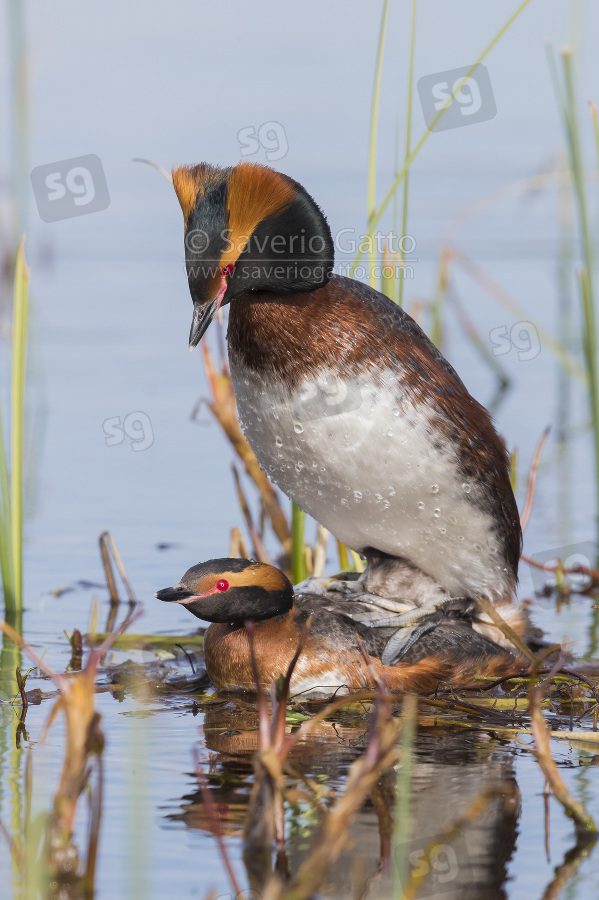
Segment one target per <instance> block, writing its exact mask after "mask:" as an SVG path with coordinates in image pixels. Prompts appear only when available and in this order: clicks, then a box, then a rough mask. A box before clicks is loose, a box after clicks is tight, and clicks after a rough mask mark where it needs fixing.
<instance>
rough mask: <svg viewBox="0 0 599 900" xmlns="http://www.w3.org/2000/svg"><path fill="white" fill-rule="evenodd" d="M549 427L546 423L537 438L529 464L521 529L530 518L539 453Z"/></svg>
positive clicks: (541, 450)
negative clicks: (545, 426)
mask: <svg viewBox="0 0 599 900" xmlns="http://www.w3.org/2000/svg"><path fill="white" fill-rule="evenodd" d="M550 430H551V427H550V426H549V425H548V426H547V428H546V429H545V430H544V432H543V434H542V435H541V437H540V438H539V442H538V444H537V447H536V450H535V452H534V454H533V457H532V462H531V464H530V469H529V470H528V483H527V486H526V501H525V503H524V509H523V510H522V515H521V516H520V527H521V528H522V531H524V529H525V528H526V526H527V525H528V520H529V519H530V514H531V512H532V506H533V503H534V499H535V486H536V482H537V472H538V470H539V463H540V461H541V453H542V452H543V447H544V446H545V441H546V440H547V437H548V435H549V432H550Z"/></svg>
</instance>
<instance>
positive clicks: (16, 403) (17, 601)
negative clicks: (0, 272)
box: [0, 238, 28, 627]
mask: <svg viewBox="0 0 599 900" xmlns="http://www.w3.org/2000/svg"><path fill="white" fill-rule="evenodd" d="M23 243H24V238H21V241H20V243H19V249H18V252H17V260H16V267H15V281H14V307H13V354H12V392H11V428H10V436H11V455H10V466H11V469H10V476H9V470H8V461H7V456H6V444H5V439H4V428H3V423H2V414H1V410H0V567H1V568H2V590H3V593H4V610H5V615H6V617H7V618H9V617H10V618H11V619H12V624H13V625H15V619H14V617H15V615H17V614H19V615H20V613H21V611H22V609H23V565H22V545H23V397H24V388H25V346H26V338H27V279H28V276H27V267H26V265H25V255H24V252H23ZM15 627H16V625H15Z"/></svg>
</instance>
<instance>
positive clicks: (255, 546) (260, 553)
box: [231, 463, 272, 565]
mask: <svg viewBox="0 0 599 900" xmlns="http://www.w3.org/2000/svg"><path fill="white" fill-rule="evenodd" d="M231 469H232V471H233V479H234V481H235V487H236V489H237V499H238V500H239V505H240V507H241V512H242V513H243V518H244V519H245V524H246V527H247V530H248V533H249V535H250V540H251V542H252V550H253V555H254V559H257V560H258V561H259V562H264V563H268V564H269V565H272V560H271V558H270V556H269V555H268V553H267V552H266V549H265V547H264V544H263V543H262V538H261V537H260V535H259V533H258V532H257V530H256V528H255V526H254V522H253V520H252V514H251V512H250V507H249V504H248V502H247V500H246V497H245V494H244V492H243V487H242V484H241V479H240V478H239V473H238V471H237V466H236V465H235V463H231Z"/></svg>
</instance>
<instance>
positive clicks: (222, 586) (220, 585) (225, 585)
mask: <svg viewBox="0 0 599 900" xmlns="http://www.w3.org/2000/svg"><path fill="white" fill-rule="evenodd" d="M216 590H217V591H228V590H229V582H228V581H225V579H224V578H221V580H220V581H217V582H216Z"/></svg>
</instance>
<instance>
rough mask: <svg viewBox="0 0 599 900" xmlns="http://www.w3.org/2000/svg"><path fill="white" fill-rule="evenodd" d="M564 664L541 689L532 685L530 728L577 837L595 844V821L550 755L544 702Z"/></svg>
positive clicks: (549, 781)
mask: <svg viewBox="0 0 599 900" xmlns="http://www.w3.org/2000/svg"><path fill="white" fill-rule="evenodd" d="M562 661H563V658H562V657H560V659H558V661H557V663H556V664H555V666H554V667H553V669H552V670H551V671H550V672H549V674H548V675H547V677H546V678H545V680H544V681H543V682H542V683H541V684H540V685H538V687H535V685H534V683H533V682H531V684H530V689H529V693H528V705H529V711H530V723H531V729H532V734H533V737H534V742H535V748H536V751H535V755H536V758H537V761H538V763H539V765H540V767H541V770H542V772H543V775H544V776H545V780H546V782H547V784H548V785H549V787H550V788H551V791H552V793H553V795H554V797H555V798H556V800H558V801H559V802H560V803H561V804H562V806H563V807H564V811H565V813H566V815H567V816H568V818H570V819H572V821H573V822H574V827H575V829H576V835H577V838H578V839H579V840H586V841H591V840H592V841H595V840H597V836H598V835H597V826H596V825H595V822H594V821H593V819H592V817H591V816H590V815H589V814H588V812H587V811H586V809H585V808H584V806H583V805H582V803H580V802H579V801H578V800H577V799H576V798H575V797H573V796H572V794H571V793H570V791H569V790H568V788H567V787H566V784H565V782H564V780H563V779H562V776H561V775H560V773H559V770H558V768H557V766H556V764H555V761H554V759H553V757H552V755H551V744H550V736H549V730H548V727H547V723H546V722H545V717H544V715H543V711H542V708H541V701H542V700H543V696H544V694H545V690H546V688H547V685H548V684H549V682H550V680H551V678H552V677H553V675H554V674H555V672H557V671H558V669H559V667H560V665H561V663H562Z"/></svg>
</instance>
